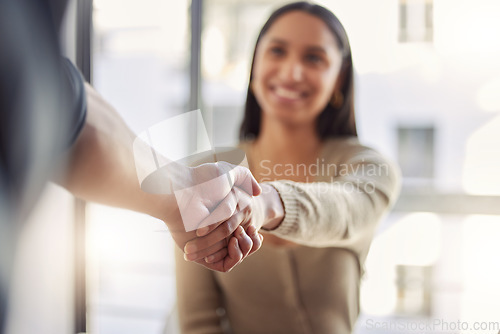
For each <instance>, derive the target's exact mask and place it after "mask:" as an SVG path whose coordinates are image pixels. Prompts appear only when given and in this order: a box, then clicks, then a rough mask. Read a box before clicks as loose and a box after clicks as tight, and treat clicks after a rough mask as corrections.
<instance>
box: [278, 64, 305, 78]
mask: <svg viewBox="0 0 500 334" xmlns="http://www.w3.org/2000/svg"><path fill="white" fill-rule="evenodd" d="M303 76H304V68H303V66H302V63H301V62H300V61H299V60H298V59H293V58H289V59H287V60H285V61H283V63H282V66H281V79H282V80H284V81H290V82H297V81H301V80H302V78H303Z"/></svg>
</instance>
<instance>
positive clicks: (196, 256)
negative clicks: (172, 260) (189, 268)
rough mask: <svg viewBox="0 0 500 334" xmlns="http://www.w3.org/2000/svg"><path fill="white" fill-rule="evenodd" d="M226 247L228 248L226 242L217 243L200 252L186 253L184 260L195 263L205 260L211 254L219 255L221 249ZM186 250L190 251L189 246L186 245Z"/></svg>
mask: <svg viewBox="0 0 500 334" xmlns="http://www.w3.org/2000/svg"><path fill="white" fill-rule="evenodd" d="M226 246H227V242H226V240H221V241H219V242H217V243H216V244H214V245H212V246H210V247H208V248H205V249H202V250H200V251H198V252H194V253H187V252H186V253H185V254H184V259H185V260H186V261H195V260H200V259H204V258H205V257H207V256H209V255H211V254H214V253H217V252H218V251H220V250H221V249H224V248H226ZM184 249H189V246H188V245H186V247H184ZM189 250H191V249H189ZM213 262H214V261H213Z"/></svg>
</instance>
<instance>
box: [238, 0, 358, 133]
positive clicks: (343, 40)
mask: <svg viewBox="0 0 500 334" xmlns="http://www.w3.org/2000/svg"><path fill="white" fill-rule="evenodd" d="M292 11H301V12H305V13H307V14H310V15H313V16H315V17H317V18H319V19H321V20H322V21H323V22H324V23H325V24H326V25H327V27H328V28H329V29H330V31H331V32H332V33H333V35H334V36H335V39H336V41H337V44H338V47H339V50H340V52H341V53H342V66H341V69H340V73H339V76H338V78H337V80H341V84H342V85H341V87H340V92H341V93H342V95H343V101H342V104H340V105H337V106H334V104H332V103H328V104H327V105H326V106H325V108H324V110H323V111H322V112H321V113H320V114H319V115H318V118H317V120H316V131H317V134H318V136H319V138H320V139H321V140H323V139H326V138H331V137H343V136H357V130H356V120H355V117H354V84H353V77H354V74H353V66H352V57H351V46H350V44H349V39H348V38H347V34H346V32H345V29H344V27H343V26H342V24H341V23H340V21H339V19H338V18H337V17H336V16H335V15H334V14H333V13H332V12H331V11H329V10H328V9H326V8H324V7H322V6H319V5H316V4H312V3H310V2H305V1H301V2H294V3H291V4H288V5H285V6H283V7H281V8H278V9H277V10H275V11H274V12H273V13H272V14H271V16H270V17H269V19H268V20H267V22H266V23H265V24H264V26H263V27H262V30H261V31H260V33H259V36H258V37H257V42H256V43H255V49H254V53H253V59H252V66H251V69H250V81H249V84H248V89H247V99H246V102H245V113H244V116H243V121H242V123H241V127H240V140H251V139H255V138H257V137H258V136H259V133H260V125H261V118H262V110H261V108H260V106H259V103H258V102H257V99H256V98H255V95H254V94H253V92H252V90H251V89H250V85H251V84H250V83H251V82H252V77H253V68H254V65H255V54H256V51H257V46H258V45H259V42H260V40H261V38H262V37H263V36H264V35H265V34H266V33H267V31H268V30H269V28H270V27H271V26H272V25H273V23H274V22H275V21H276V20H277V19H278V18H279V17H281V16H282V15H284V14H286V13H289V12H292Z"/></svg>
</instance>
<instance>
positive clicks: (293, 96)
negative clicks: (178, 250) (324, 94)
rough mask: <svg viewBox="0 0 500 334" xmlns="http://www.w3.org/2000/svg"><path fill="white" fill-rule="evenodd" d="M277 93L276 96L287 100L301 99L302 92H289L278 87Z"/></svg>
mask: <svg viewBox="0 0 500 334" xmlns="http://www.w3.org/2000/svg"><path fill="white" fill-rule="evenodd" d="M275 93H276V95H278V96H280V97H284V98H287V99H298V98H300V97H301V94H300V92H297V91H294V90H289V89H286V88H282V87H276V90H275Z"/></svg>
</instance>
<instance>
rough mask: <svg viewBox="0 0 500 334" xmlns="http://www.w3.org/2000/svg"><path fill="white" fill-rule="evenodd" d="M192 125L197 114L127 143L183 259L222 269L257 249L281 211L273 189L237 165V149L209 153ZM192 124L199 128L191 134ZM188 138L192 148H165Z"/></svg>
mask: <svg viewBox="0 0 500 334" xmlns="http://www.w3.org/2000/svg"><path fill="white" fill-rule="evenodd" d="M193 124H194V126H193ZM196 124H198V125H200V124H203V121H202V118H201V114H200V113H199V111H194V112H189V113H186V114H182V115H180V116H177V117H174V118H171V119H169V120H167V121H165V122H162V123H160V124H158V125H157V126H155V127H153V128H150V129H149V130H148V131H146V132H144V133H142V134H141V135H140V136H138V137H137V138H136V139H135V140H134V144H133V146H134V158H135V164H136V172H137V177H138V179H139V183H140V184H141V189H142V190H143V191H144V192H146V193H148V194H154V195H155V196H153V197H155V201H156V199H157V198H160V199H161V200H160V204H161V205H160V206H159V207H160V208H161V213H160V214H155V215H154V216H155V217H158V218H160V219H162V220H163V221H164V222H165V223H166V225H167V227H168V229H169V231H170V234H171V235H172V237H173V239H174V241H175V242H176V244H177V245H178V246H179V247H180V248H181V249H182V250H183V251H184V258H185V259H186V260H187V261H194V262H197V263H198V264H201V265H203V266H205V267H207V268H209V269H212V270H215V271H220V272H227V271H230V270H231V269H232V268H234V267H235V266H236V265H237V264H239V263H240V262H241V261H242V260H243V259H244V258H245V257H247V256H248V255H250V254H252V253H254V252H255V251H257V250H258V249H259V248H260V247H261V245H262V241H263V236H262V235H261V234H260V233H259V231H260V229H261V228H262V227H264V228H265V229H273V228H275V227H276V226H277V224H279V223H280V222H281V220H282V219H283V216H284V209H283V205H282V203H281V199H280V197H279V194H278V192H277V191H276V190H275V189H274V188H273V187H272V186H270V185H268V184H262V185H259V184H258V183H257V181H256V180H255V178H254V177H253V175H252V174H251V172H250V170H249V169H248V168H246V167H243V166H246V165H247V164H246V156H245V154H244V152H243V151H242V150H238V149H234V148H233V149H230V150H224V149H220V150H217V151H216V150H215V149H213V148H212V147H211V145H210V141H209V140H208V136H207V135H206V134H205V135H204V132H203V131H200V130H199V128H197V125H196ZM192 128H195V129H198V130H197V131H195V132H194V133H190V132H189V129H192ZM186 129H188V130H186ZM181 130H182V131H181ZM189 136H191V137H189ZM193 138H197V141H198V144H197V147H196V149H195V150H191V151H189V152H186V150H184V151H183V150H182V147H178V146H181V145H172V143H174V142H177V143H188V142H190V141H193ZM195 142H196V141H195ZM200 143H201V144H200ZM161 144H164V146H161ZM216 161H218V162H216ZM226 161H229V162H231V163H229V162H226ZM188 166H196V167H188ZM254 196H255V197H254Z"/></svg>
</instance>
